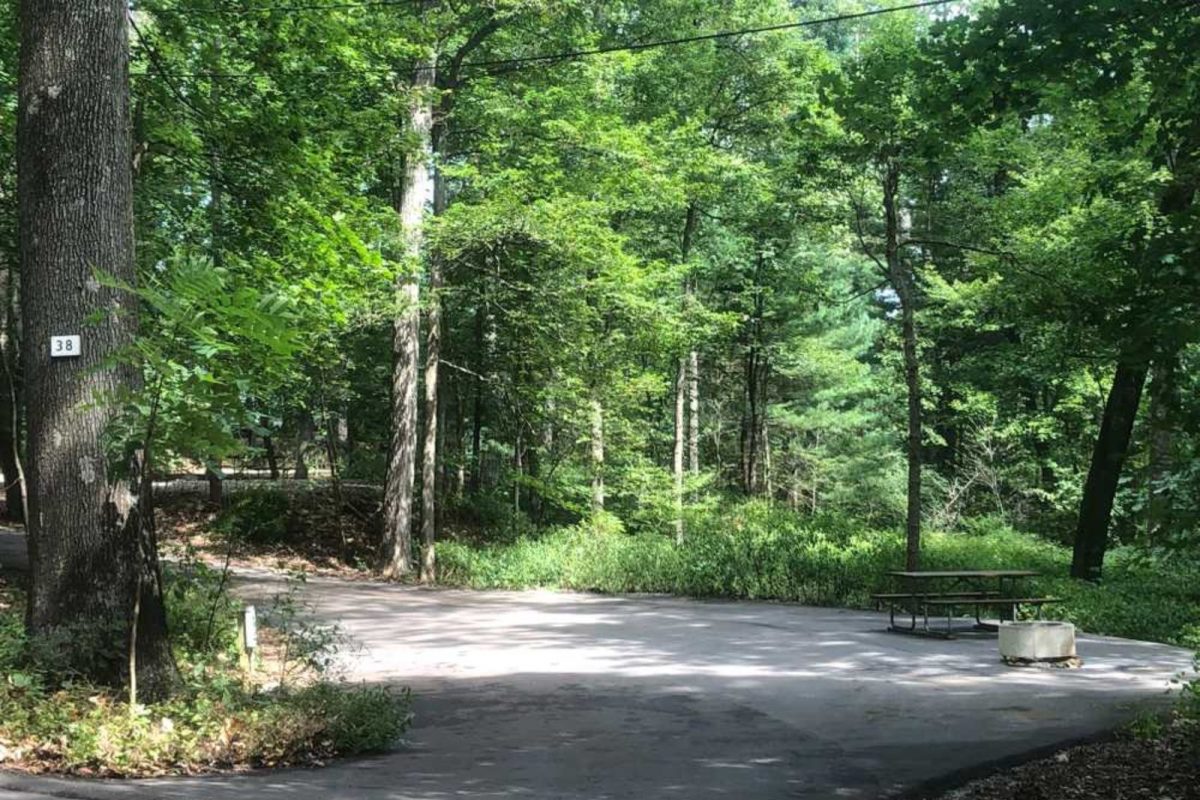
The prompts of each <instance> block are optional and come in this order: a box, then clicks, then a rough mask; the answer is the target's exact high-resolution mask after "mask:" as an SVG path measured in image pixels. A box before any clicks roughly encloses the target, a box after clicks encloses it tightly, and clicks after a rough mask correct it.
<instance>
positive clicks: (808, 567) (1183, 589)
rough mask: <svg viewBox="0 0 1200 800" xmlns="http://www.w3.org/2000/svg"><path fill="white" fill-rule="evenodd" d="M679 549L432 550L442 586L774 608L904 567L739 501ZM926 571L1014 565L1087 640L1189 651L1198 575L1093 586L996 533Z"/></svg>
mask: <svg viewBox="0 0 1200 800" xmlns="http://www.w3.org/2000/svg"><path fill="white" fill-rule="evenodd" d="M689 523H690V524H689V526H688V534H687V539H686V541H685V542H684V544H683V546H682V547H679V546H676V545H675V544H674V542H673V541H671V540H670V539H669V538H667V537H663V536H656V535H647V534H640V535H630V534H626V533H622V532H620V531H617V530H612V529H610V528H604V529H594V528H593V527H591V526H588V525H586V524H583V525H579V526H575V527H571V528H564V529H558V530H554V531H550V532H547V533H546V534H544V535H541V536H536V537H524V538H520V539H518V540H516V541H515V542H512V543H509V544H504V545H492V546H488V545H470V544H465V543H461V542H444V543H441V544H439V545H438V563H439V568H440V570H441V575H440V579H441V581H442V582H443V583H446V584H448V585H455V586H464V587H471V588H479V589H493V588H503V589H521V588H533V587H543V588H557V589H574V590H579V591H595V592H605V593H636V592H650V593H665V594H676V595H685V596H690V597H724V598H735V599H752V600H785V601H791V602H798V603H804V604H806V605H818V606H845V607H851V608H866V607H869V605H870V601H869V595H870V594H871V593H872V592H876V591H885V590H886V588H887V586H888V582H887V579H886V577H885V574H884V573H886V572H887V571H888V570H891V569H897V568H899V567H900V566H901V565H903V563H904V539H903V536H902V535H901V534H899V533H896V532H893V531H880V530H869V529H863V528H861V527H859V526H856V525H854V524H853V523H852V522H850V521H847V520H845V519H839V518H832V517H826V518H821V517H802V516H799V515H797V514H795V513H793V512H791V511H790V510H787V509H784V508H780V507H777V506H773V505H771V504H769V503H764V502H749V503H745V504H742V505H740V506H736V507H733V508H729V509H726V510H725V511H723V512H721V513H718V514H710V515H706V516H701V517H697V518H694V519H692V520H690V521H689ZM922 559H923V562H922V566H923V568H925V569H967V568H972V569H989V568H997V569H999V568H1020V569H1032V570H1036V571H1037V572H1039V573H1041V574H1040V576H1039V577H1038V578H1037V579H1035V580H1034V581H1033V582H1032V584H1031V588H1032V589H1033V590H1034V591H1036V592H1038V593H1045V594H1047V595H1051V596H1054V597H1058V598H1061V599H1062V600H1063V601H1064V602H1063V603H1061V604H1058V605H1055V606H1053V607H1051V608H1050V609H1049V611H1050V613H1049V616H1052V617H1057V618H1061V619H1066V620H1070V621H1072V622H1075V623H1076V624H1078V625H1079V626H1080V627H1081V628H1082V629H1083V630H1086V631H1088V632H1090V633H1096V634H1104V635H1112V636H1124V637H1129V638H1134V639H1147V640H1152V641H1160V642H1167V643H1170V644H1177V645H1183V646H1188V647H1200V567H1197V566H1196V565H1195V564H1190V563H1186V562H1185V561H1183V560H1182V559H1181V560H1179V561H1171V562H1161V561H1159V562H1150V561H1147V560H1146V559H1145V558H1139V557H1138V556H1137V555H1136V554H1135V553H1134V552H1133V551H1131V550H1125V549H1118V550H1115V551H1113V552H1112V553H1111V554H1110V556H1109V560H1108V563H1107V566H1106V572H1105V580H1104V583H1103V584H1101V585H1099V586H1096V585H1092V584H1088V583H1084V582H1080V581H1074V580H1072V579H1070V578H1069V577H1068V571H1069V567H1070V560H1071V554H1070V551H1068V550H1067V549H1065V548H1063V547H1061V546H1059V545H1056V544H1053V543H1050V542H1047V541H1045V540H1044V539H1039V538H1037V537H1034V536H1031V535H1028V534H1023V533H1019V532H1016V531H1013V530H1010V529H1006V528H1003V527H995V528H992V529H990V530H979V529H975V530H973V531H972V532H970V533H941V532H930V533H927V534H926V535H925V537H924V540H923V544H922Z"/></svg>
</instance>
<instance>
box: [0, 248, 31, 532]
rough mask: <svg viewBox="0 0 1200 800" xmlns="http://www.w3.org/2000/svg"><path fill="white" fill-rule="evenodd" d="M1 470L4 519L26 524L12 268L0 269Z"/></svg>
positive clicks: (14, 277)
mask: <svg viewBox="0 0 1200 800" xmlns="http://www.w3.org/2000/svg"><path fill="white" fill-rule="evenodd" d="M0 281H3V284H4V285H3V287H0V303H3V307H0V313H2V314H3V319H0V470H3V472H4V518H5V519H6V520H8V521H10V522H24V521H25V474H24V471H23V470H22V463H21V417H20V404H19V397H20V392H19V387H18V385H17V377H16V372H17V370H16V361H17V359H16V357H15V355H16V346H17V342H16V337H14V336H13V335H12V332H13V331H15V329H16V326H15V325H14V324H13V319H12V317H13V316H15V309H14V307H13V296H14V294H15V293H14V284H15V282H16V276H15V275H14V273H13V268H12V267H10V266H9V265H7V264H5V265H4V266H3V267H2V268H0Z"/></svg>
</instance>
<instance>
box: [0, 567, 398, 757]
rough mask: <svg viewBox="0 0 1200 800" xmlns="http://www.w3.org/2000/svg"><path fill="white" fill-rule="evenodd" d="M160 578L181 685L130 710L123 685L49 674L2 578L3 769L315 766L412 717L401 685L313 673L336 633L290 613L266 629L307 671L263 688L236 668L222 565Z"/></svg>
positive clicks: (372, 744)
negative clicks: (396, 688)
mask: <svg viewBox="0 0 1200 800" xmlns="http://www.w3.org/2000/svg"><path fill="white" fill-rule="evenodd" d="M165 577H166V586H165V595H166V600H167V613H168V617H169V621H170V624H171V626H172V631H173V638H174V643H175V647H176V655H177V659H178V662H179V666H180V669H181V673H182V678H183V680H182V685H181V687H180V689H179V691H178V692H177V693H176V694H175V695H173V696H172V697H171V698H170V699H168V700H166V701H163V702H160V703H154V704H150V705H147V706H138V707H136V708H134V709H131V708H130V707H129V704H128V703H127V702H126V698H125V696H124V693H123V692H119V691H116V690H113V689H111V688H109V687H104V686H96V685H92V684H89V683H87V682H85V681H82V680H79V679H78V678H76V679H75V680H66V681H62V680H61V677H62V676H61V675H60V674H58V673H57V670H56V673H55V680H54V681H53V682H51V681H50V680H49V679H48V677H47V676H48V675H49V674H50V673H49V672H43V671H42V668H43V667H44V666H47V665H48V664H47V662H45V661H43V660H39V659H38V658H37V655H36V653H35V652H34V651H33V650H32V649H31V648H30V647H29V646H28V644H27V642H26V641H25V634H24V627H23V623H22V615H21V606H22V604H23V600H22V598H21V597H20V595H19V594H18V593H16V592H15V591H12V590H4V587H3V585H2V584H0V675H2V676H3V677H0V763H2V764H3V766H5V767H9V768H19V769H24V770H28V771H34V772H61V773H72V774H86V775H104V776H114V777H116V776H145V775H162V774H173V773H194V772H204V771H213V770H223V769H235V768H244V767H254V766H282V765H302V764H313V763H320V762H323V761H325V760H326V759H328V758H330V757H333V756H338V755H351V754H357V753H368V752H375V751H380V750H384V749H386V748H388V747H390V746H392V745H393V744H394V743H395V742H396V740H397V739H398V738H399V737H400V735H401V734H402V733H403V731H404V730H405V729H406V728H407V726H408V725H409V723H410V714H409V712H408V695H407V692H402V693H395V692H392V691H391V690H389V689H387V688H386V687H373V686H352V685H348V684H342V683H334V682H331V681H329V680H325V679H324V678H323V676H322V674H321V671H320V670H315V671H314V670H313V669H312V668H313V666H314V663H316V664H325V663H328V660H330V659H331V658H332V655H331V648H332V647H333V646H335V645H336V644H340V643H341V641H342V640H341V639H336V640H335V639H330V637H329V636H328V635H326V634H325V633H323V632H321V630H320V626H315V625H311V624H307V623H305V622H303V621H302V620H298V619H296V618H295V615H294V614H293V615H292V616H290V617H289V616H288V614H287V613H286V610H285V612H281V613H280V615H279V616H280V619H281V620H282V622H283V623H286V626H285V627H284V628H283V629H281V630H275V631H271V632H270V635H272V636H273V637H275V638H276V639H278V640H280V647H281V649H283V650H284V651H285V652H288V651H289V649H291V652H292V653H293V655H294V656H295V659H294V660H299V661H302V662H303V663H302V666H303V667H304V668H306V669H307V674H308V676H309V678H310V680H309V681H308V682H307V683H302V684H299V685H296V684H294V683H289V682H285V681H280V682H279V683H278V688H276V689H274V690H271V691H264V690H260V689H259V688H258V687H256V686H254V685H252V684H251V683H250V682H249V681H247V680H246V677H245V676H244V675H243V673H242V672H241V671H240V669H238V667H237V666H236V665H237V659H236V656H235V652H236V650H235V645H236V639H235V637H236V630H235V625H234V620H235V618H236V611H237V608H238V605H237V603H236V602H235V601H234V600H233V599H232V598H231V597H230V596H229V595H228V593H227V591H226V585H225V582H224V581H223V580H222V578H221V577H220V574H219V573H217V572H216V571H213V570H210V569H206V568H204V567H203V566H202V565H198V564H185V565H180V566H177V567H176V568H174V569H172V570H170V571H168V572H167V574H166V576H165ZM284 596H285V598H290V599H285V600H284V601H283V603H284V607H285V609H292V610H293V611H295V610H297V609H299V608H300V604H299V601H298V600H296V599H295V597H294V592H293V591H291V590H289V592H287V593H285V595H284ZM314 643H315V644H314ZM283 662H284V664H285V665H286V664H287V663H288V662H289V659H288V658H287V657H285V658H283ZM272 677H277V676H272ZM314 678H315V679H314Z"/></svg>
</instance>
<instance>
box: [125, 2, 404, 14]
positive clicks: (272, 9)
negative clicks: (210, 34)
mask: <svg viewBox="0 0 1200 800" xmlns="http://www.w3.org/2000/svg"><path fill="white" fill-rule="evenodd" d="M422 2H424V0H361V2H346V3H337V2H334V3H296V4H289V5H273V6H242V7H241V8H228V7H222V6H211V7H207V8H158V7H156V6H141V7H140V8H139V10H142V11H149V12H151V13H153V14H162V15H170V16H173V17H199V16H229V17H239V16H249V15H251V14H275V13H281V14H290V13H296V12H300V11H343V10H347V9H352V8H385V7H388V6H413V5H418V4H420V3H422Z"/></svg>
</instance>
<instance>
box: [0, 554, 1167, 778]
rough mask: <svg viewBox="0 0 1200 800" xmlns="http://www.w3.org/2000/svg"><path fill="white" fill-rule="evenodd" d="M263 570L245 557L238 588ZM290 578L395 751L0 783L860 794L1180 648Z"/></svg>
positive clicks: (1074, 710)
mask: <svg viewBox="0 0 1200 800" xmlns="http://www.w3.org/2000/svg"><path fill="white" fill-rule="evenodd" d="M3 538H4V537H3V535H0V540H3ZM3 553H4V545H3V542H2V541H0V561H2V560H3V557H4V556H3ZM277 588H278V585H277V583H275V582H274V579H273V578H271V577H270V576H266V575H258V576H256V575H247V576H244V577H243V582H242V583H241V586H240V591H242V592H244V593H245V594H247V595H248V596H261V595H265V594H269V593H270V592H272V591H274V590H276V589H277ZM306 591H307V592H308V596H309V599H311V600H312V601H313V602H315V603H316V604H317V606H318V608H319V613H320V615H321V616H322V617H324V618H327V619H331V620H333V619H340V620H341V621H342V624H343V625H344V627H345V629H346V630H347V631H348V632H349V633H351V634H352V635H353V636H354V637H355V638H357V639H358V641H359V642H360V643H361V645H362V647H363V650H362V651H361V652H360V653H358V654H357V655H355V656H353V658H352V659H351V660H350V663H349V664H348V666H349V668H350V669H351V672H352V674H353V676H354V677H356V678H362V679H367V680H386V681H392V682H398V683H399V682H403V683H406V684H408V685H411V686H412V687H413V688H414V690H415V691H416V692H417V696H416V700H415V706H414V710H415V712H416V714H417V721H416V726H415V727H414V729H413V731H412V732H411V735H410V737H409V740H408V742H407V743H406V744H405V746H404V747H402V748H401V749H399V750H398V751H396V752H394V753H391V754H388V755H385V756H381V757H377V758H372V759H366V760H361V761H354V762H346V763H341V764H338V765H335V766H333V767H330V768H327V769H323V770H318V771H286V772H277V773H265V774H260V775H247V776H240V777H232V778H217V779H183V780H169V781H147V782H140V783H133V784H130V783H104V784H91V783H89V784H82V783H78V782H71V781H50V782H47V781H37V782H30V781H27V780H24V779H20V778H15V777H11V776H5V775H0V789H3V788H9V789H12V790H25V791H32V792H52V793H62V794H64V795H69V796H73V797H106V798H107V797H130V798H143V797H157V798H218V799H222V798H230V800H232V798H248V797H262V798H293V797H294V798H321V800H341V799H342V798H346V799H347V800H348V799H349V798H395V799H396V800H400V799H401V798H403V799H404V800H442V799H443V798H464V799H465V800H484V798H488V799H491V798H496V799H499V798H512V799H513V800H516V799H517V798H521V799H524V798H531V799H536V800H583V799H584V798H587V799H588V800H600V799H601V798H638V800H649V799H652V798H718V797H728V798H747V799H749V798H763V799H764V800H766V799H767V798H807V797H813V798H817V797H820V798H825V797H848V798H856V797H857V798H868V797H879V796H884V795H886V794H889V793H892V792H896V791H901V790H905V789H910V788H911V787H913V786H916V785H919V784H921V783H923V782H925V781H929V780H933V779H937V778H939V777H941V776H944V775H946V774H948V773H951V772H954V771H956V770H962V769H971V768H975V767H978V766H980V765H982V764H986V763H988V762H992V761H995V760H998V759H1003V758H1007V757H1012V756H1015V755H1019V754H1021V753H1025V752H1028V751H1030V750H1034V749H1037V748H1042V747H1047V746H1051V745H1054V744H1056V743H1059V742H1062V741H1065V740H1069V739H1074V738H1078V737H1084V736H1090V735H1094V734H1097V733H1100V732H1102V731H1104V730H1106V729H1109V728H1111V727H1112V726H1114V725H1118V724H1120V723H1122V722H1124V721H1126V720H1128V719H1130V718H1131V717H1132V716H1133V715H1134V714H1135V713H1136V711H1137V709H1138V708H1140V707H1144V706H1147V705H1152V704H1154V703H1162V702H1165V701H1166V699H1167V698H1166V696H1165V694H1164V693H1165V690H1166V689H1167V687H1168V679H1169V678H1170V677H1171V676H1172V675H1173V674H1175V673H1176V672H1178V671H1180V670H1183V669H1185V668H1187V667H1188V666H1189V664H1190V654H1189V653H1187V652H1184V651H1182V650H1179V649H1175V648H1169V647H1165V646H1161V645H1155V644H1148V643H1143V642H1132V641H1124V640H1117V639H1105V638H1096V637H1084V638H1082V639H1081V641H1080V655H1081V656H1082V657H1083V659H1084V661H1085V666H1084V667H1083V668H1082V669H1079V670H1030V669H1015V668H1008V667H1005V666H1003V665H1002V664H1000V663H999V661H998V657H997V652H996V643H995V640H994V638H981V639H967V638H964V639H959V640H955V641H949V642H947V641H939V640H927V639H918V638H913V637H905V636H899V635H895V634H888V633H885V632H884V631H883V627H884V626H885V625H886V617H885V616H884V615H880V614H874V613H864V612H858V611H845V610H837V609H818V608H806V607H802V606H792V605H783V604H771V603H746V602H738V603H733V602H698V601H691V600H680V599H674V598H659V597H601V596H594V595H582V594H559V593H551V592H464V591H448V590H424V589H413V588H403V587H396V586H387V585H381V584H373V583H346V582H341V581H335V580H323V579H313V580H311V581H310V582H309V584H308V588H307V590H306ZM0 797H4V794H3V792H2V791H0Z"/></svg>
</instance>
